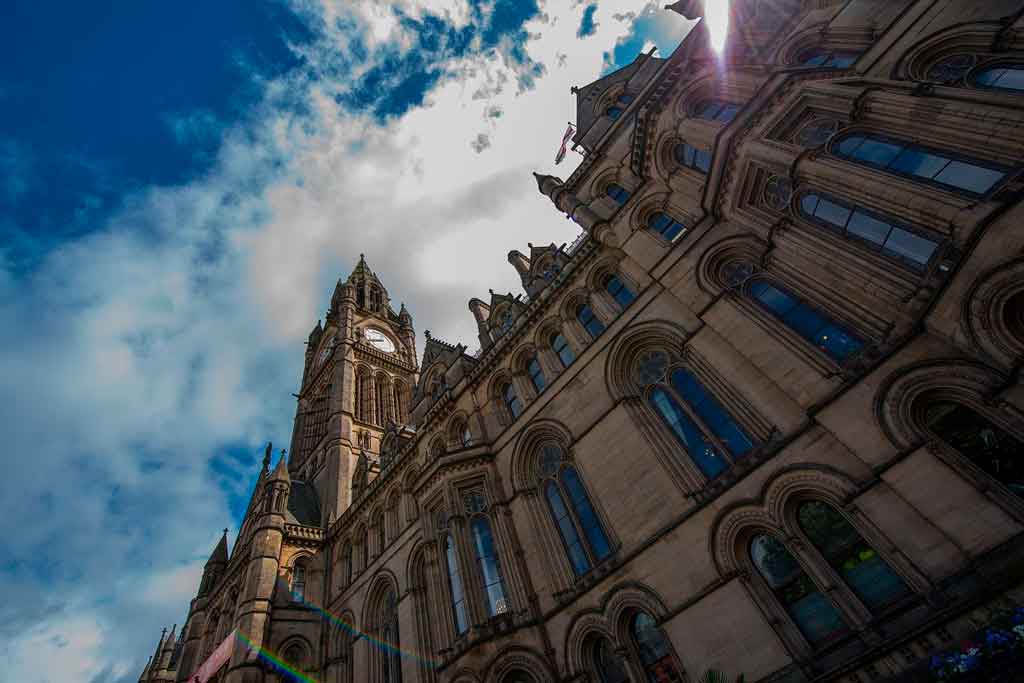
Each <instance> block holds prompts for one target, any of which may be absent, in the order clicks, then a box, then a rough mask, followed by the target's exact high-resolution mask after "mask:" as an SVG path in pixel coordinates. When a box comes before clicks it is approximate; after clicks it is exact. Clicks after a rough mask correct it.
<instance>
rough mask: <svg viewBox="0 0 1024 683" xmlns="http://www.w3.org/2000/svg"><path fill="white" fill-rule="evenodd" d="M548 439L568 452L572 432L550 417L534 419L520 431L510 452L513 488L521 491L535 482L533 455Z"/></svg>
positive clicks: (571, 440)
mask: <svg viewBox="0 0 1024 683" xmlns="http://www.w3.org/2000/svg"><path fill="white" fill-rule="evenodd" d="M550 441H554V442H556V443H558V445H560V446H561V447H562V448H563V449H564V450H565V452H566V453H568V452H569V449H570V447H571V445H572V442H573V437H572V432H570V431H569V428H568V427H566V426H565V425H564V424H562V423H561V422H559V421H557V420H551V419H539V420H534V421H532V422H530V424H529V425H527V426H526V428H525V429H523V430H522V431H521V432H520V434H519V437H518V438H517V439H516V444H515V447H514V448H513V452H512V464H511V481H512V488H513V490H515V491H521V490H524V489H527V488H531V487H533V486H534V485H535V484H536V480H535V474H536V473H535V472H534V467H533V463H534V459H535V458H534V456H535V455H536V454H537V448H538V447H539V446H540V445H541V444H543V443H545V442H550Z"/></svg>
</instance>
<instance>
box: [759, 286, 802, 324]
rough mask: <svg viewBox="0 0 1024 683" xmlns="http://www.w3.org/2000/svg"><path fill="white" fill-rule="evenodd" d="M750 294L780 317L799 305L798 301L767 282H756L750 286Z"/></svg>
mask: <svg viewBox="0 0 1024 683" xmlns="http://www.w3.org/2000/svg"><path fill="white" fill-rule="evenodd" d="M750 293H751V294H752V295H753V296H754V298H756V299H757V300H758V301H760V302H761V303H762V304H763V305H764V306H765V307H766V308H767V309H768V310H770V311H772V312H773V313H775V314H776V315H778V316H784V315H786V313H788V312H789V311H790V310H791V309H792V308H793V307H795V306H796V305H797V301H796V299H794V298H793V297H792V296H790V295H789V294H787V293H786V292H783V291H782V290H780V289H778V288H776V287H772V286H771V285H769V284H768V283H766V282H755V283H754V284H753V285H751V286H750Z"/></svg>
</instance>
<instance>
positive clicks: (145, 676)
mask: <svg viewBox="0 0 1024 683" xmlns="http://www.w3.org/2000/svg"><path fill="white" fill-rule="evenodd" d="M152 665H153V656H152V655H150V656H149V657H148V658H147V659H146V666H145V667H143V669H142V673H141V674H139V683H147V681H149V669H150V667H151V666H152Z"/></svg>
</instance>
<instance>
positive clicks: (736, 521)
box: [708, 501, 786, 577]
mask: <svg viewBox="0 0 1024 683" xmlns="http://www.w3.org/2000/svg"><path fill="white" fill-rule="evenodd" d="M758 531H763V532H766V533H769V534H772V535H774V536H776V537H778V538H785V536H786V534H785V532H784V531H783V530H782V528H781V527H780V526H779V525H778V524H776V522H775V520H774V519H772V518H771V516H769V515H768V513H767V512H765V510H764V508H763V507H762V506H761V505H760V504H759V503H757V502H754V501H742V502H737V503H734V504H732V505H730V506H728V507H726V508H725V509H723V510H722V511H721V512H720V513H719V514H718V517H717V518H716V519H715V521H714V522H713V523H712V524H711V528H710V530H709V533H708V542H709V544H710V545H711V558H712V560H713V561H714V563H715V568H716V569H717V570H718V574H719V576H722V577H726V576H731V575H732V574H735V573H737V572H742V571H744V569H745V567H746V562H745V560H741V558H742V557H744V553H743V552H741V547H742V546H743V545H744V544H743V541H744V540H746V539H749V537H751V536H753V534H754V533H756V532H758Z"/></svg>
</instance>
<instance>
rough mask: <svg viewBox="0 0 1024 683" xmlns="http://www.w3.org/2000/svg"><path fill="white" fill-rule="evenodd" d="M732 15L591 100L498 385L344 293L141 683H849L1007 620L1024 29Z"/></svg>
mask: <svg viewBox="0 0 1024 683" xmlns="http://www.w3.org/2000/svg"><path fill="white" fill-rule="evenodd" d="M673 7H674V8H675V9H676V11H679V12H680V13H687V14H689V15H691V16H693V15H699V14H700V9H701V8H700V3H699V2H692V1H691V2H680V3H677V5H676V6H670V8H673ZM732 12H733V30H732V32H731V34H730V37H729V41H728V43H727V46H726V49H725V52H724V53H723V54H722V55H716V54H714V53H713V52H712V51H711V49H710V48H709V41H708V33H707V30H706V28H705V26H704V24H700V25H698V26H697V27H696V28H695V29H694V30H693V32H692V33H691V34H690V35H689V37H687V39H686V40H685V41H684V42H683V43H682V44H681V45H680V46H679V48H678V49H677V50H676V51H675V52H674V53H673V54H672V55H671V56H669V57H668V58H666V59H659V58H656V57H654V56H653V55H640V56H639V57H638V58H637V60H636V62H635V63H634V64H632V65H630V66H628V67H626V68H624V69H622V70H620V71H618V72H615V73H612V74H609V75H607V76H605V77H603V78H601V79H600V80H598V81H596V82H594V83H592V84H589V85H586V86H583V87H580V88H577V89H575V92H576V96H577V99H578V111H577V123H578V124H579V125H578V130H577V132H576V135H575V138H574V142H575V143H576V144H577V145H578V146H579V147H581V148H582V149H583V150H584V151H585V152H586V154H585V157H584V160H583V162H582V163H581V164H580V166H579V167H578V168H577V169H576V170H575V171H574V172H573V173H572V175H571V176H570V177H569V178H568V179H567V180H565V181H562V180H560V179H558V178H555V177H552V176H537V181H538V187H539V189H540V191H541V193H542V194H543V195H544V196H545V197H547V198H548V199H550V201H551V202H553V203H554V205H555V207H557V209H558V211H560V212H561V213H564V214H567V215H569V216H570V217H571V218H572V219H573V220H575V221H576V222H577V223H578V224H579V225H580V226H581V227H582V229H583V234H582V235H581V238H580V239H579V240H577V241H576V242H575V243H574V244H572V245H571V246H564V245H563V246H562V247H557V246H555V245H550V246H548V247H534V246H531V247H530V249H529V253H528V254H526V253H520V252H518V251H516V252H512V253H511V254H509V262H510V263H511V265H512V266H513V267H515V268H516V270H517V272H518V273H519V274H520V276H521V278H522V282H523V288H524V290H525V293H524V294H519V295H512V294H509V295H500V294H494V293H492V294H491V297H490V300H489V301H487V302H485V301H482V300H479V299H474V300H472V301H471V302H470V304H469V307H470V310H471V312H472V314H473V315H474V317H475V319H476V322H477V325H478V328H479V337H480V342H481V345H482V351H481V352H480V353H479V354H478V355H476V356H474V355H469V354H467V353H466V352H465V351H466V347H464V346H457V345H456V346H453V345H449V344H446V343H444V342H442V341H440V340H437V339H433V338H431V337H430V335H429V333H428V334H427V335H426V346H425V348H424V350H423V358H422V361H421V362H420V363H419V364H418V365H417V363H416V359H417V351H416V348H415V336H414V333H413V325H412V319H411V317H410V315H409V313H408V312H407V311H405V310H404V308H403V309H402V310H401V311H400V312H399V313H395V312H394V310H393V308H392V307H391V305H390V303H389V299H388V294H387V292H386V290H385V288H384V286H383V284H382V283H381V282H380V281H379V280H378V278H377V277H376V275H374V274H373V272H372V271H371V270H370V268H369V267H368V265H367V264H366V263H365V261H364V260H362V259H361V260H360V262H359V264H358V265H357V267H356V269H355V271H354V272H353V274H352V275H351V276H350V277H349V278H347V279H346V280H345V281H339V283H338V287H337V289H336V292H335V296H334V297H333V300H332V302H331V309H330V311H329V312H328V314H327V318H326V321H325V324H324V325H323V326H321V325H320V324H319V323H318V324H317V327H316V328H315V329H314V330H313V332H312V334H311V335H310V338H309V345H308V349H307V353H306V365H305V371H304V376H303V379H302V389H301V391H300V393H299V399H298V411H297V414H296V418H295V428H294V435H293V438H292V443H291V448H290V453H291V455H290V457H289V459H288V460H287V463H286V461H285V460H284V458H283V457H282V458H281V459H280V460H279V462H278V463H277V466H276V467H275V468H274V469H273V470H271V467H270V465H271V454H270V449H269V446H268V452H267V457H266V458H265V461H264V465H263V469H262V471H261V473H260V476H259V482H258V484H257V486H256V490H255V492H254V494H253V498H252V502H251V504H250V508H249V511H248V513H247V515H246V518H245V522H244V524H243V527H242V529H241V531H240V534H239V536H238V539H237V540H236V542H235V546H234V549H233V551H232V553H231V554H230V556H229V554H228V552H227V540H226V538H225V539H224V540H222V542H221V544H220V545H219V546H218V547H217V549H216V550H215V551H214V554H213V555H212V556H211V558H210V561H209V563H208V565H207V568H206V571H205V572H204V576H203V580H202V584H201V586H200V587H199V591H198V594H197V596H196V598H195V599H194V600H193V601H192V604H191V606H190V609H189V613H188V619H187V622H186V624H185V625H184V627H183V628H182V630H181V632H180V634H179V635H177V636H176V635H175V632H173V631H172V633H171V634H170V635H166V636H164V637H162V638H161V640H160V644H159V645H158V647H157V651H156V653H155V654H154V657H153V659H152V660H151V663H150V665H149V666H147V668H146V671H145V672H144V673H143V675H142V677H141V678H140V681H173V680H185V679H186V678H187V677H188V676H189V675H190V674H191V673H192V672H193V671H194V670H195V669H197V667H199V665H200V664H201V663H202V662H203V661H204V660H205V659H206V658H207V657H208V656H209V655H210V654H211V653H212V652H213V651H214V648H215V647H216V646H217V645H218V644H219V643H221V642H222V641H224V640H225V639H231V638H235V639H236V641H237V642H236V644H235V646H234V651H233V654H232V655H231V657H230V660H229V661H228V662H227V663H226V664H225V665H224V666H223V667H221V668H220V669H219V671H218V672H217V673H216V674H215V676H214V678H213V680H217V681H228V682H230V683H241V682H243V681H244V682H251V683H262V682H264V681H267V682H269V681H277V680H290V678H289V676H290V674H286V673H284V672H283V671H282V669H281V668H280V667H279V666H277V665H275V664H273V663H272V660H275V659H276V660H281V661H284V662H287V663H288V666H289V667H291V668H292V669H293V670H296V671H301V672H303V673H304V675H305V676H307V677H308V678H311V679H313V680H317V681H324V682H328V683H361V682H363V681H369V682H372V683H394V682H396V681H404V682H405V683H413V682H417V683H434V682H441V681H452V682H455V683H523V682H532V683H552V682H554V681H616V682H618V681H633V682H635V683H639V682H640V681H685V680H696V679H697V678H698V677H699V676H700V675H701V673H702V672H703V671H704V670H706V669H709V668H714V669H719V670H722V671H726V672H730V673H732V674H739V673H743V674H745V675H746V677H747V680H751V681H759V680H766V681H769V680H770V681H776V680H786V681H810V680H815V681H824V680H828V681H848V682H850V683H853V682H855V681H869V680H881V679H883V678H885V677H888V676H894V675H897V674H900V672H904V671H907V670H910V669H912V668H913V667H915V666H917V665H918V664H919V662H921V661H922V660H924V659H926V658H927V657H928V655H929V654H930V653H932V652H935V651H937V650H941V649H943V648H944V647H947V646H948V645H949V644H950V643H951V642H952V641H954V640H955V639H957V638H959V637H961V636H962V635H963V634H965V633H967V632H969V631H970V630H971V629H972V628H974V627H976V626H977V624H978V623H980V622H981V621H983V620H984V618H985V615H987V614H989V613H991V612H992V611H993V610H996V609H999V608H1000V607H1001V606H1005V605H1014V604H1020V603H1021V602H1022V601H1024V586H1022V585H1021V577H1022V576H1024V535H1022V530H1024V470H1022V464H1021V455H1020V454H1021V452H1022V448H1024V447H1022V445H1021V444H1022V442H1024V385H1022V383H1021V379H1020V369H1021V367H1022V361H1024V229H1022V227H1021V226H1022V222H1024V205H1022V204H1021V202H1020V197H1021V190H1022V183H1024V181H1022V175H1021V169H1022V164H1024V91H1022V90H1020V88H1021V87H1022V86H1021V83H1022V80H1024V78H1022V73H1024V19H1022V14H1024V4H1022V3H1021V2H1020V0H986V2H983V3H982V2H973V1H968V0H762V1H761V2H756V1H753V0H747V1H740V0H733V5H732ZM1015 69H1016V70H1015ZM1015 88H1016V89H1015ZM261 649H262V650H261ZM260 652H263V653H264V654H263V655H262V656H261V655H260Z"/></svg>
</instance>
